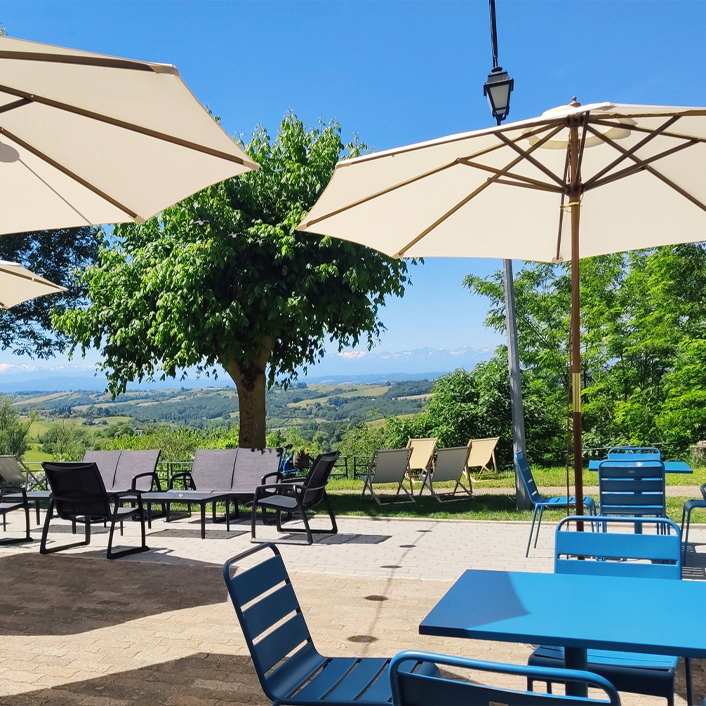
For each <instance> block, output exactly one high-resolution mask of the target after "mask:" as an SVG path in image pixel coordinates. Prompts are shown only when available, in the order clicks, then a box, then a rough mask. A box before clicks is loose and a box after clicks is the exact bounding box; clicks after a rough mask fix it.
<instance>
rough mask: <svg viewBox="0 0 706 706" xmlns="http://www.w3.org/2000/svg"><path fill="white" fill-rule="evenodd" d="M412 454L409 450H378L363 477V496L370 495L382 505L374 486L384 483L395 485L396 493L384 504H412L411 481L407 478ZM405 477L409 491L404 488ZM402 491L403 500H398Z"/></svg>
mask: <svg viewBox="0 0 706 706" xmlns="http://www.w3.org/2000/svg"><path fill="white" fill-rule="evenodd" d="M411 453H412V449H411V448H406V449H380V450H378V451H376V452H375V454H374V455H373V458H372V459H371V461H370V465H369V466H368V473H367V475H366V476H365V484H364V486H363V494H362V496H361V497H365V491H366V490H367V491H368V492H369V493H370V497H372V499H373V500H374V501H375V502H376V503H377V504H378V505H382V504H383V499H382V497H381V496H380V495H378V493H376V492H375V486H376V485H384V484H386V483H397V492H396V493H395V495H394V497H393V498H392V499H391V500H385V501H384V502H386V503H393V502H400V503H402V502H410V503H413V502H414V495H413V493H412V480H411V478H409V474H408V470H409V457H410V454H411ZM405 477H406V478H407V479H408V480H409V490H407V488H405V487H404V480H405ZM401 490H403V491H404V494H405V499H400V498H399V495H400V491H401Z"/></svg>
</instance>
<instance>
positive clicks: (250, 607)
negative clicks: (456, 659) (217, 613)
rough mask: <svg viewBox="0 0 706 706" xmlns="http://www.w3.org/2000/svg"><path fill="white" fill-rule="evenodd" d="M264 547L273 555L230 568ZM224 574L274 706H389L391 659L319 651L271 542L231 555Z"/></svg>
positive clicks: (432, 671) (426, 667) (428, 669)
mask: <svg viewBox="0 0 706 706" xmlns="http://www.w3.org/2000/svg"><path fill="white" fill-rule="evenodd" d="M263 550H264V551H265V552H266V554H267V555H269V553H270V552H272V555H271V556H268V558H266V559H265V560H264V561H260V562H259V563H258V564H256V565H255V566H253V567H252V568H249V569H246V570H243V571H237V570H236V571H235V573H234V572H233V569H234V568H236V569H237V564H238V562H241V561H242V560H243V559H245V558H247V557H252V556H253V555H255V554H257V553H258V552H261V551H263ZM223 578H224V579H225V582H226V586H227V587H228V593H229V594H230V598H231V600H232V601H233V606H234V608H235V612H236V614H237V616H238V620H239V621H240V627H241V628H242V630H243V635H244V636H245V641H246V642H247V645H248V649H249V650H250V656H251V657H252V661H253V664H254V665H255V671H256V672H257V676H258V679H259V680H260V685H261V686H262V690H263V691H264V692H265V695H266V696H267V698H268V699H270V700H271V701H272V703H273V706H278V705H279V704H302V705H305V704H326V705H327V706H344V705H348V704H367V706H389V703H390V679H389V676H388V670H389V664H390V660H389V659H384V658H373V657H367V658H355V657H337V658H331V657H324V656H323V655H321V654H319V652H318V651H317V650H316V648H315V647H314V642H313V640H312V638H311V635H310V633H309V629H308V628H307V625H306V620H305V619H304V616H303V615H302V611H301V608H300V606H299V602H298V601H297V597H296V594H295V593H294V589H293V588H292V584H291V582H290V580H289V576H288V575H287V569H286V567H285V565H284V562H283V561H282V557H281V556H280V553H279V550H278V549H277V547H276V546H275V545H274V544H262V545H260V546H257V547H255V548H253V549H250V550H249V551H246V552H244V553H242V554H240V555H238V556H236V557H233V558H232V559H230V560H229V561H227V562H226V563H225V565H224V566H223ZM273 589H274V590H273ZM246 606H247V607H246ZM282 621H284V622H282ZM275 625H277V627H275V628H274V630H272V628H273V626H275ZM414 668H417V669H418V670H420V672H421V673H423V674H429V675H430V676H433V675H437V676H438V674H439V670H438V669H437V668H436V667H435V666H434V665H433V664H422V663H421V662H420V661H414V660H412V661H410V662H409V669H414Z"/></svg>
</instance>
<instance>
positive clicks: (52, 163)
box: [0, 126, 142, 220]
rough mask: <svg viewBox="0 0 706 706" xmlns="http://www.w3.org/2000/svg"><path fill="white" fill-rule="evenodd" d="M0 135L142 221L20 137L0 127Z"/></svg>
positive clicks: (130, 210)
mask: <svg viewBox="0 0 706 706" xmlns="http://www.w3.org/2000/svg"><path fill="white" fill-rule="evenodd" d="M0 134H2V135H5V136H6V137H8V138H9V139H11V140H12V141H13V142H16V143H17V144H18V145H20V147H22V148H23V149H26V150H27V151H28V152H30V153H31V154H33V155H34V156H35V157H38V158H39V159H41V160H42V161H43V162H46V163H47V164H49V165H50V166H52V167H54V169H57V170H58V171H60V172H61V173H62V174H65V175H66V176H68V177H69V178H71V179H73V180H74V181H75V182H77V183H79V184H81V186H83V187H85V188H86V189H88V190H89V191H92V192H93V193H94V194H96V195H97V196H100V197H101V198H102V199H103V200H104V201H107V202H108V203H111V204H112V205H113V206H115V207H116V208H119V209H120V210H121V211H122V212H123V213H127V215H128V216H130V218H132V219H135V220H142V218H141V217H140V215H139V214H138V213H135V211H133V210H132V209H131V208H128V207H127V206H125V205H124V204H122V203H120V201H118V200H117V199H114V198H113V197H112V196H110V195H109V194H106V193H105V192H104V191H101V190H100V189H99V188H98V187H97V186H94V185H93V184H91V183H90V182H89V181H86V179H84V178H83V177H80V176H79V175H78V174H76V173H75V172H72V171H71V170H70V169H69V168H68V167H65V166H64V165H63V164H61V163H60V162H57V161H56V160H55V159H52V158H51V157H49V156H48V155H46V154H44V153H43V152H41V151H40V150H38V149H36V148H35V147H33V146H32V145H30V144H28V143H27V142H25V141H24V140H23V139H21V138H20V137H17V136H16V135H14V134H13V133H11V132H10V131H9V130H7V129H6V128H4V127H1V126H0Z"/></svg>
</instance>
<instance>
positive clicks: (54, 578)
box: [0, 550, 226, 636]
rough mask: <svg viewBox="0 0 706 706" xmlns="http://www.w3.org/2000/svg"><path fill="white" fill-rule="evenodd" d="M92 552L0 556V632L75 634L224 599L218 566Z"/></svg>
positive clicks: (9, 633) (221, 601) (16, 633)
mask: <svg viewBox="0 0 706 706" xmlns="http://www.w3.org/2000/svg"><path fill="white" fill-rule="evenodd" d="M96 556H97V559H96V560H92V559H88V558H86V557H85V554H84V555H83V556H81V557H71V556H67V555H63V556H62V555H60V554H57V555H49V556H41V555H40V554H38V553H37V554H35V553H21V554H8V555H5V556H2V557H0V595H2V597H3V610H2V611H0V635H27V636H30V635H75V634H79V633H83V632H87V631H89V630H97V629H99V628H103V627H108V626H111V625H120V624H122V623H124V622H128V621H131V620H136V619H138V618H143V617H147V616H150V615H158V614H160V613H166V612H170V611H175V610H182V609H184V608H192V607H196V606H202V605H212V604H216V603H223V602H224V601H225V600H226V594H225V589H224V587H223V579H222V577H221V567H220V566H217V565H213V564H201V565H200V566H199V568H198V571H194V562H189V564H188V565H179V564H170V565H166V564H158V563H153V562H143V561H125V560H122V561H121V560H118V561H108V560H107V559H106V558H105V550H103V551H102V552H96Z"/></svg>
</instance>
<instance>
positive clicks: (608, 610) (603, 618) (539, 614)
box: [419, 570, 706, 696]
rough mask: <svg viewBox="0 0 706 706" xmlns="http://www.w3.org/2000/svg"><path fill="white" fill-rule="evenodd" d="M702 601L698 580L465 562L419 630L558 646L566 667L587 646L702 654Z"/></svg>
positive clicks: (705, 586) (705, 633) (578, 665)
mask: <svg viewBox="0 0 706 706" xmlns="http://www.w3.org/2000/svg"><path fill="white" fill-rule="evenodd" d="M704 602H706V582H701V581H665V580H663V579H645V578H623V577H607V576H580V575H573V574H534V573H527V572H508V571H475V570H469V571H466V572H465V573H464V574H463V575H462V576H461V577H460V578H459V579H458V581H456V583H455V584H454V585H453V586H452V587H451V588H450V589H449V591H448V592H447V593H446V595H445V596H444V597H443V598H442V599H441V600H440V601H439V602H438V603H437V605H436V606H435V607H434V608H433V610H432V611H431V613H429V615H427V617H426V618H424V620H423V621H422V623H421V625H420V626H419V632H420V634H422V635H439V636H442V637H466V638H472V639H476V640H493V641H499V642H528V643H532V644H543V645H552V646H559V647H564V654H565V660H566V667H567V668H568V669H586V650H587V649H589V648H595V649H604V650H619V651H627V652H644V653H649V654H661V655H672V656H676V657H698V658H706V630H705V629H704V628H703V625H702V623H701V621H700V620H699V618H698V616H699V607H700V606H702V605H704ZM648 617H649V619H647V618H648ZM571 691H572V692H573V693H574V695H577V696H585V695H586V689H585V687H581V686H580V685H574V688H572V689H571Z"/></svg>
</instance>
